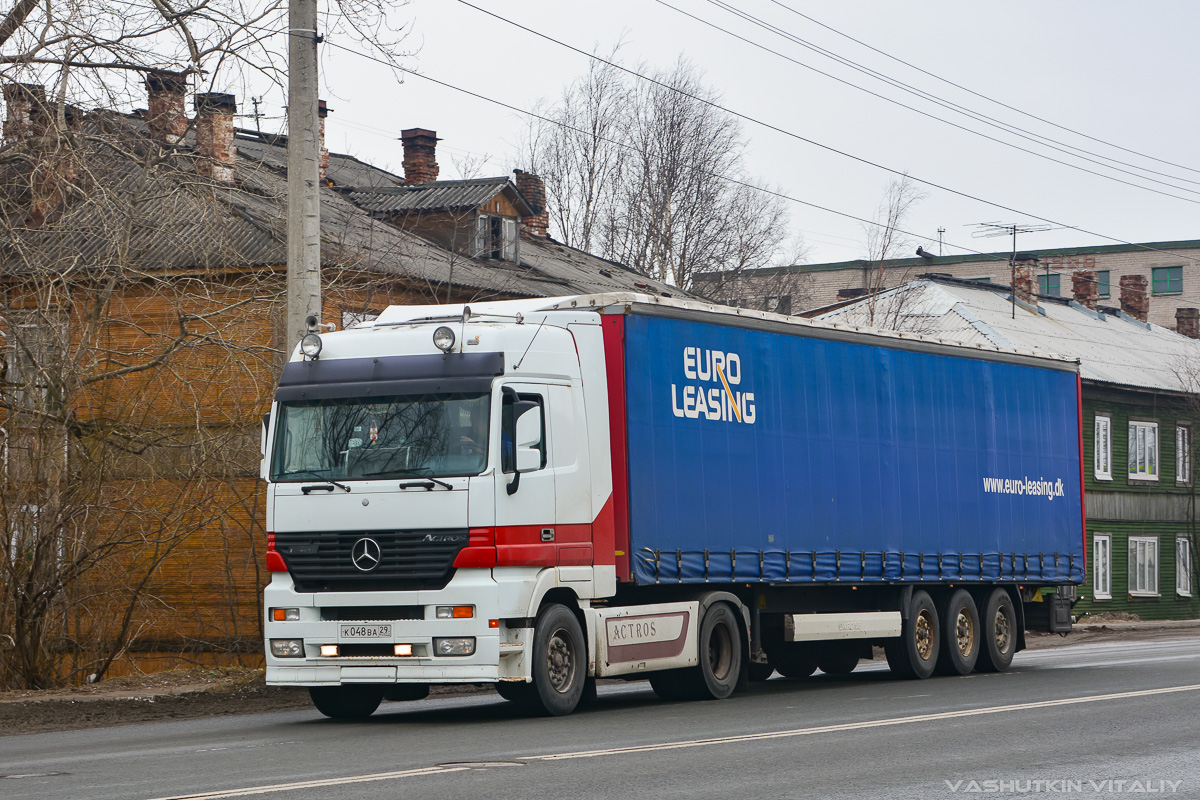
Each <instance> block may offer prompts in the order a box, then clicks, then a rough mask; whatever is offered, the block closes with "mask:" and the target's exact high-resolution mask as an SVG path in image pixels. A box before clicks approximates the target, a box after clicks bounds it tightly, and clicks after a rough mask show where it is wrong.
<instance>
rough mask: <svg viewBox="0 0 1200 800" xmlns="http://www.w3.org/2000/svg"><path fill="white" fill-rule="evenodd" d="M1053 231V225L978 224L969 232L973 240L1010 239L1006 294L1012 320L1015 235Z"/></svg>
mask: <svg viewBox="0 0 1200 800" xmlns="http://www.w3.org/2000/svg"><path fill="white" fill-rule="evenodd" d="M1051 230H1054V226H1053V225H1028V224H1025V223H1021V222H978V223H976V230H974V231H972V232H971V238H973V239H991V238H994V237H996V236H1011V237H1012V255H1011V256H1009V259H1008V268H1009V273H1010V274H1009V283H1008V292H1009V296H1010V297H1011V298H1012V315H1013V319H1016V318H1017V234H1018V233H1041V232H1042V231H1051ZM1046 286H1047V287H1049V286H1050V266H1049V264H1047V265H1046Z"/></svg>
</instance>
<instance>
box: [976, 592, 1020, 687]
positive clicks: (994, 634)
mask: <svg viewBox="0 0 1200 800" xmlns="http://www.w3.org/2000/svg"><path fill="white" fill-rule="evenodd" d="M982 623H983V624H982V625H981V626H980V627H981V628H982V630H983V642H982V644H981V646H980V648H979V661H978V663H976V665H975V668H976V669H977V670H979V671H980V672H1004V671H1005V670H1007V669H1008V668H1009V667H1010V666H1012V660H1013V655H1014V654H1015V653H1016V652H1017V611H1016V609H1015V608H1014V607H1013V601H1012V597H1010V596H1009V594H1008V592H1006V591H1005V590H1004V589H1001V588H995V589H993V590H992V592H991V594H989V595H988V599H987V603H985V604H984V607H983V620H982Z"/></svg>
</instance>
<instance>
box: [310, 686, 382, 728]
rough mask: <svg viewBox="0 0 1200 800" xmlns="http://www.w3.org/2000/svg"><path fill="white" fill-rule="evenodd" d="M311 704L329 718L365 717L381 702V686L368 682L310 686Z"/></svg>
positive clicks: (372, 712)
mask: <svg viewBox="0 0 1200 800" xmlns="http://www.w3.org/2000/svg"><path fill="white" fill-rule="evenodd" d="M308 696H309V697H311V698H312V701H313V705H314V706H316V707H317V711H320V712H321V713H322V714H324V715H325V716H327V717H329V718H330V719H366V718H367V717H369V716H371V715H372V714H374V713H375V709H377V708H379V704H380V703H381V702H383V687H382V686H372V685H369V684H360V685H355V684H350V685H347V686H310V687H308Z"/></svg>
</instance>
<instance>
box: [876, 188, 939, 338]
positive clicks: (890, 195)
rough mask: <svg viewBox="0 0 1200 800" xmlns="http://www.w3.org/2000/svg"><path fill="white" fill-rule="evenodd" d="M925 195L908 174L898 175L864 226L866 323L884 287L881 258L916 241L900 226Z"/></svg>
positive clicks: (900, 278)
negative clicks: (867, 268) (868, 265)
mask: <svg viewBox="0 0 1200 800" xmlns="http://www.w3.org/2000/svg"><path fill="white" fill-rule="evenodd" d="M923 199H925V194H924V192H922V191H921V190H920V189H918V188H917V186H916V185H915V184H914V183H913V182H912V181H911V180H909V178H908V175H902V176H901V177H899V178H895V179H893V180H892V181H891V182H889V183H888V186H887V190H886V191H885V192H884V196H883V199H882V200H881V201H880V203H879V208H878V209H877V210H876V212H875V224H873V225H866V226H864V227H865V229H866V237H867V259H868V260H869V261H870V262H871V264H872V267H871V271H870V273H869V274H868V281H867V285H866V286H865V287H864V288H865V289H866V290H867V309H868V322H867V324H868V325H873V324H875V304H876V300H877V299H878V296H879V293H880V292H881V291H882V290H883V289H884V273H885V270H886V267H885V262H887V261H889V260H890V259H894V258H897V257H899V256H900V255H902V254H905V253H908V252H909V251H911V250H912V249H913V247H914V245H915V244H916V243H915V242H914V241H913V240H912V238H911V237H910V236H909V235H908V234H907V233H905V232H904V227H905V225H906V222H907V220H908V216H909V214H910V213H911V211H912V209H913V206H915V205H916V204H917V203H919V202H921V201H922V200H923ZM893 277H894V279H895V281H894V282H895V283H903V282H905V281H907V280H908V277H909V276H908V271H905V272H904V273H903V274H895V273H894V274H893Z"/></svg>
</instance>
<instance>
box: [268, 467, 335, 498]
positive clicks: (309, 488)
mask: <svg viewBox="0 0 1200 800" xmlns="http://www.w3.org/2000/svg"><path fill="white" fill-rule="evenodd" d="M284 475H285V476H286V475H311V476H313V477H314V478H316V479H317V480H319V481H325V483H328V484H332V485H333V486H336V487H337V488H339V489H341V490H342V491H343V492H348V491H350V487H349V486H347V485H346V484H344V483H338V482H337V481H335V480H333V479H332V478H326V477H325V476H324V475H322V474H321V473H319V472H316V471H314V470H311V469H297V470H292V471H291V472H285V473H284ZM324 488H326V487H323V486H301V487H300V491H302V492H304V494H308V493H309V492H311V491H312V490H313V489H324Z"/></svg>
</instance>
